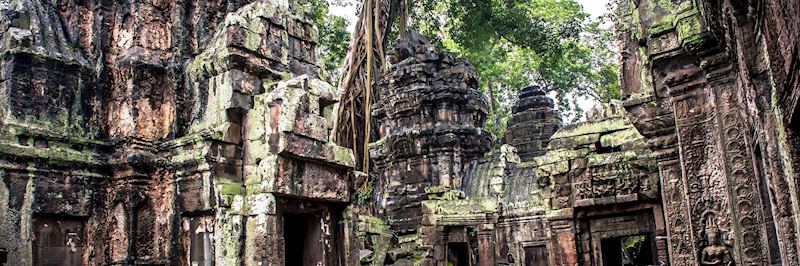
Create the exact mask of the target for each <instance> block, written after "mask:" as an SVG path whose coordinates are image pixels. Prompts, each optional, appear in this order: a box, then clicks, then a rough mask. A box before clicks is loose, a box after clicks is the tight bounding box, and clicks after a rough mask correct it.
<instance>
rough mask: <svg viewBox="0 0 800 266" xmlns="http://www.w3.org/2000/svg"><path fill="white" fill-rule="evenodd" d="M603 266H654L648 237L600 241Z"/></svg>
mask: <svg viewBox="0 0 800 266" xmlns="http://www.w3.org/2000/svg"><path fill="white" fill-rule="evenodd" d="M600 249H601V250H600V251H601V252H602V254H603V265H605V266H638V265H655V260H654V256H653V245H652V239H651V238H650V236H649V235H633V236H622V237H613V238H606V239H602V240H601V241H600Z"/></svg>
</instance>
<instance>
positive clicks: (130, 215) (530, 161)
mask: <svg viewBox="0 0 800 266" xmlns="http://www.w3.org/2000/svg"><path fill="white" fill-rule="evenodd" d="M618 3H619V12H618V15H619V17H618V20H619V21H618V25H617V29H618V41H619V47H620V52H621V72H622V80H623V84H622V85H623V92H624V95H623V100H622V101H613V102H611V103H607V104H604V105H602V106H600V107H598V108H597V109H596V110H593V111H592V112H591V113H590V114H589V115H588V116H587V119H586V121H584V122H580V123H576V124H566V125H565V124H562V122H561V121H562V119H561V115H560V114H559V111H558V110H556V109H555V106H554V103H553V100H552V99H550V98H549V97H547V96H546V94H545V93H544V92H543V91H542V90H541V89H540V88H539V87H536V86H531V87H527V88H522V89H521V90H520V94H519V99H518V101H517V103H516V105H515V106H514V107H513V114H512V118H511V120H510V121H509V124H508V128H509V130H508V132H507V133H506V135H505V136H504V137H503V138H502V139H500V140H496V139H494V137H493V136H492V135H491V134H490V133H488V132H487V131H486V130H485V129H484V128H483V126H484V123H485V120H486V117H487V113H488V110H487V109H488V106H489V105H488V103H487V100H486V98H485V97H484V96H483V95H482V94H481V93H480V92H479V90H478V88H479V82H480V81H479V80H480V79H479V77H478V75H477V74H476V72H475V70H474V68H473V67H472V66H471V65H470V64H469V62H467V61H466V60H465V59H463V58H459V57H458V56H456V55H454V54H452V53H448V52H445V51H439V50H437V49H436V48H435V47H434V46H433V45H431V44H430V43H429V42H428V41H427V40H425V39H424V38H422V37H421V36H419V35H418V34H415V33H413V32H409V34H407V37H406V38H405V39H403V40H400V41H398V43H397V45H396V49H395V51H394V52H393V54H392V55H391V56H390V58H391V59H392V64H391V67H390V68H389V69H388V70H387V71H386V72H385V73H382V75H380V79H379V81H378V82H377V83H376V86H378V91H379V94H378V95H376V97H377V99H378V101H377V102H376V104H375V105H374V106H373V110H372V114H373V117H374V118H375V120H376V122H377V128H378V130H377V138H374V139H373V140H374V141H373V142H372V143H371V144H370V145H369V150H370V157H371V159H372V163H373V168H372V171H371V172H370V175H367V174H365V173H361V172H358V171H354V170H353V169H354V166H355V162H354V161H355V158H354V153H353V151H352V150H351V149H349V148H346V147H342V146H339V145H337V144H336V143H334V142H332V141H331V129H332V128H334V127H333V126H334V125H333V123H334V121H336V119H335V116H336V115H337V114H336V113H335V112H336V110H338V109H339V108H338V107H337V104H338V99H339V95H338V93H337V90H336V89H335V88H333V87H332V86H331V85H329V84H327V83H326V82H324V81H322V80H319V79H317V72H318V69H319V67H318V65H317V45H318V44H317V32H316V29H315V28H314V26H313V25H312V24H311V20H310V18H309V16H310V15H309V13H308V11H306V10H303V9H302V8H300V5H297V4H295V3H294V2H293V1H285V0H263V1H254V0H221V1H170V0H137V1H127V0H122V1H92V0H83V1H80V0H53V1H40V0H0V29H2V30H1V31H0V265H483V266H488V265H570V266H572V265H666V264H669V265H800V258H799V257H798V252H799V251H800V250H798V249H800V246H799V245H798V244H800V235H798V234H800V231H798V230H800V197H798V190H799V189H800V183H798V176H799V175H798V174H799V173H800V132H798V131H800V107H799V106H798V99H800V68H799V67H798V66H800V56H798V54H800V2H797V1H794V0H752V1H734V0H726V1H705V0H673V1H661V0H640V1H631V0H619V1H618Z"/></svg>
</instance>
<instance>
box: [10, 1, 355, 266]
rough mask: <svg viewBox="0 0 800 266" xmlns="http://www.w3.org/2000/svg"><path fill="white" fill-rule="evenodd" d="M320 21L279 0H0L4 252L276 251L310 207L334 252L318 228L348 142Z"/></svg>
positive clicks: (216, 254) (39, 260)
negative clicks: (325, 71)
mask: <svg viewBox="0 0 800 266" xmlns="http://www.w3.org/2000/svg"><path fill="white" fill-rule="evenodd" d="M250 2H252V3H250ZM310 21H311V20H310V19H309V18H308V15H307V14H306V13H305V11H304V10H302V8H300V6H297V8H296V7H295V4H294V3H289V2H286V1H246V0H245V1H221V2H220V1H188V2H187V1H150V0H147V1H116V2H102V1H69V0H66V1H55V2H53V1H30V0H10V1H5V2H2V3H0V28H1V29H2V34H0V62H2V63H0V260H2V261H0V264H8V265H31V264H34V265H111V264H117V265H145V264H146V265H178V264H182V263H188V264H202V265H205V264H206V263H210V262H214V263H217V264H224V265H239V264H243V263H250V264H253V263H254V262H255V261H256V260H255V258H263V259H265V261H272V262H276V261H278V259H281V260H282V259H283V256H284V250H283V248H282V247H283V245H284V239H285V236H284V231H283V225H282V223H283V221H284V219H286V217H288V216H287V215H289V216H291V215H290V214H291V213H300V214H304V215H305V214H308V216H307V218H308V219H307V221H309V228H317V231H316V233H317V235H316V236H314V237H317V238H318V239H320V241H323V242H321V243H325V245H324V246H320V250H321V252H320V254H323V253H324V254H325V255H324V256H319V257H317V258H318V259H319V261H318V262H320V263H322V265H338V264H339V263H338V262H339V257H340V256H339V254H338V253H337V252H334V249H336V248H338V245H339V244H337V243H338V242H337V241H340V239H334V238H333V235H334V234H338V232H339V231H338V230H327V231H320V230H319V228H322V227H323V226H325V227H330V228H338V227H337V225H338V224H339V222H340V220H341V218H340V217H341V215H340V214H339V213H337V212H338V209H336V208H334V207H332V205H331V204H328V203H325V202H331V201H337V202H348V201H349V200H350V199H349V195H350V194H349V192H350V187H351V186H350V183H349V180H350V178H351V176H352V175H353V173H352V170H351V169H352V165H353V159H352V157H353V155H352V151H350V150H349V149H345V148H342V147H339V146H337V145H335V144H333V143H331V142H330V141H329V137H328V136H329V134H330V132H329V131H330V129H331V127H332V125H331V121H332V110H333V109H335V104H336V95H335V90H334V89H333V88H332V87H331V86H330V85H327V84H325V83H324V82H322V81H320V80H317V79H314V78H313V77H314V76H315V75H316V70H317V66H316V53H317V49H316V42H317V37H316V30H315V29H314V28H313V26H312V24H311V23H310ZM303 74H307V75H303ZM308 75H310V77H309V76H308ZM296 76H299V77H297V78H294V79H292V77H296ZM282 80H286V81H285V82H279V81H282ZM273 107H276V108H273ZM256 114H261V115H263V119H262V121H257V120H256V118H259V117H257V116H255V115H256ZM251 116H253V117H252V119H251ZM271 118H275V119H276V120H275V121H273V120H272V119H271ZM269 122H274V123H273V124H270V123H269ZM273 129H274V131H273ZM253 132H265V133H262V134H260V135H257V134H252V133H253ZM260 144H263V146H258V145H260ZM270 163H271V165H268V164H270ZM258 165H262V167H267V166H268V167H269V171H262V172H255V171H254V170H255V169H256V166H258ZM251 180H258V181H259V182H249V181H251ZM287 198H291V199H287ZM307 201H314V202H315V203H308V205H306V202H307ZM313 217H318V218H319V219H314V218H313ZM315 222H316V223H317V224H316V225H313V224H314V223H315ZM312 233H313V232H311V233H309V235H311V234H312ZM277 246H280V247H281V248H280V249H275V248H274V247H277ZM245 254H247V255H248V257H246V256H245ZM295 255H296V254H295ZM258 261H259V262H260V260H258ZM315 265H316V263H315Z"/></svg>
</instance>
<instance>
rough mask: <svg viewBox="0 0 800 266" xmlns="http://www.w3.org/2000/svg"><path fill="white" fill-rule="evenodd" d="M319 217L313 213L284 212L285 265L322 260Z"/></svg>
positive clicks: (315, 262)
mask: <svg viewBox="0 0 800 266" xmlns="http://www.w3.org/2000/svg"><path fill="white" fill-rule="evenodd" d="M320 233H321V229H320V224H319V218H318V217H317V216H316V215H313V214H285V215H284V216H283V241H284V254H285V262H286V265H308V266H313V265H317V263H319V262H321V261H322V243H321V241H320V240H321V238H320V236H321V234H320Z"/></svg>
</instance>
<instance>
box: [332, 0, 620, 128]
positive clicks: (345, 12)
mask: <svg viewBox="0 0 800 266" xmlns="http://www.w3.org/2000/svg"><path fill="white" fill-rule="evenodd" d="M328 1H329V2H331V0H328ZM337 1H341V3H344V4H345V6H341V5H333V4H331V7H330V9H329V12H330V14H333V15H337V16H341V17H344V18H345V19H347V21H348V22H349V25H348V27H347V29H348V30H349V31H350V33H351V34H352V32H353V30H355V24H356V21H357V20H358V14H357V13H358V11H357V10H356V6H357V5H356V3H357V2H356V1H359V0H337ZM576 1H577V2H578V3H579V4H581V5H582V6H583V11H584V12H586V13H589V15H590V16H591V17H592V18H596V17H598V16H600V15H603V14H605V13H606V12H607V11H608V10H606V5H607V4H608V2H609V1H610V0H576ZM577 103H578V105H579V106H580V107H581V108H582V109H583V110H584V112H585V111H588V110H589V109H591V108H592V107H593V106H594V105H595V104H596V103H595V102H594V100H591V99H588V98H584V97H578V99H577ZM564 119H565V120H566V121H569V120H567V119H570V118H568V117H565V118H564Z"/></svg>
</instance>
